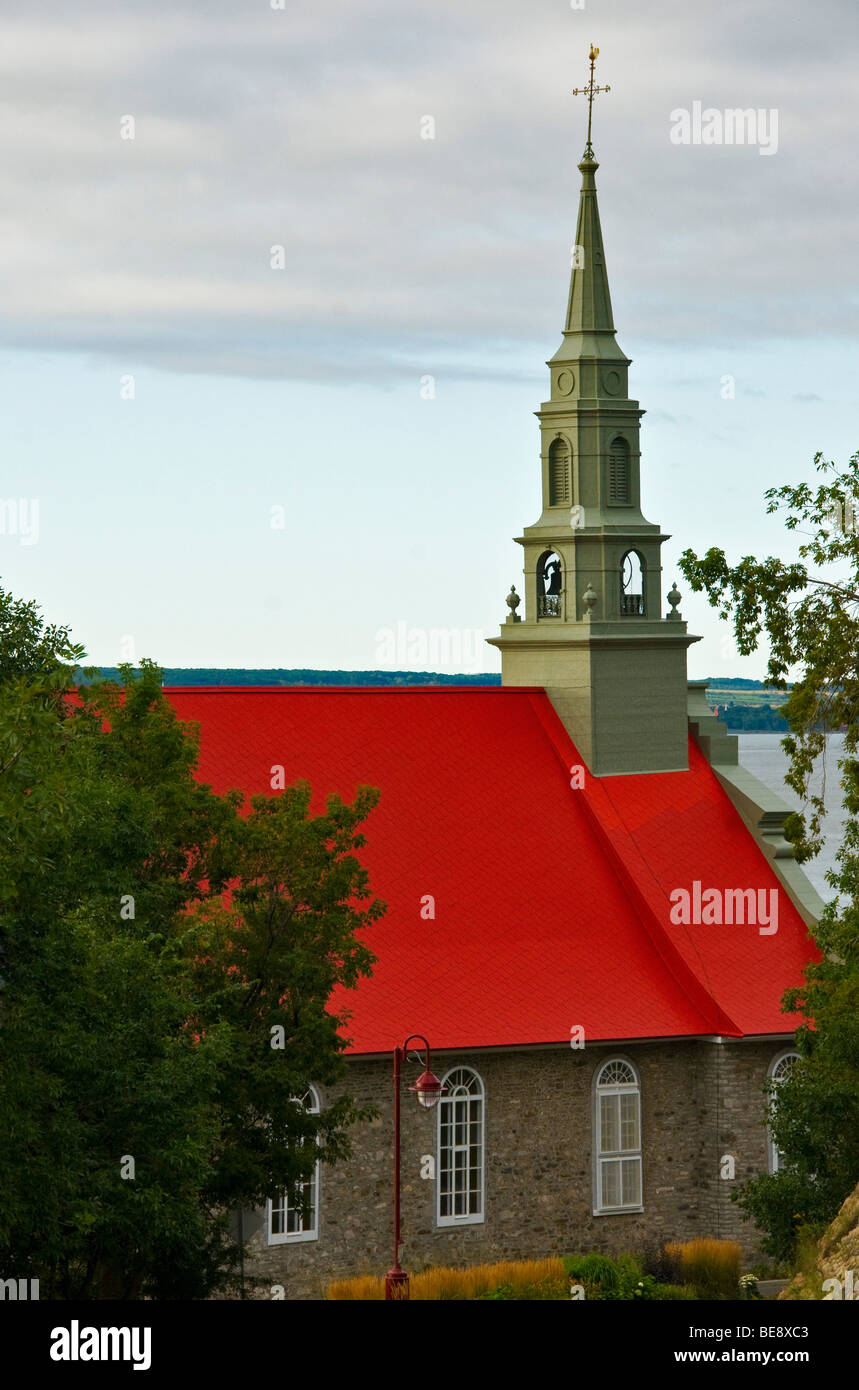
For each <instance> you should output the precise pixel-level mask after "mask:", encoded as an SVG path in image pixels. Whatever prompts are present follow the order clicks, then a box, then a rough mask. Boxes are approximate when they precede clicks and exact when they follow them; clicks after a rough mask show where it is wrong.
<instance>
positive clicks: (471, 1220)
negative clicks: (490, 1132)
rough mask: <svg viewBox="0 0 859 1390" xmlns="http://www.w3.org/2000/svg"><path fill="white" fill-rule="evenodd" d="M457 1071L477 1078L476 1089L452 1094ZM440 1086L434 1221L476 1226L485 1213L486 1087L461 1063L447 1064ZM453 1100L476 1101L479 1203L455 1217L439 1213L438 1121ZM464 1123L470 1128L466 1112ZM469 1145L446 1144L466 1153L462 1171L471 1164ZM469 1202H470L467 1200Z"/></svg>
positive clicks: (476, 1073)
mask: <svg viewBox="0 0 859 1390" xmlns="http://www.w3.org/2000/svg"><path fill="white" fill-rule="evenodd" d="M459 1072H467V1073H468V1074H469V1075H470V1076H472V1077H474V1079H475V1080H476V1081H477V1085H478V1087H479V1089H478V1090H477V1091H474V1092H466V1093H465V1095H464V1096H463V1095H462V1093H460V1094H459V1095H457V1094H456V1093H454V1083H453V1081H452V1078H453V1077H455V1076H456V1075H457V1073H459ZM442 1086H443V1088H445V1089H443V1090H442V1093H441V1099H440V1100H439V1102H438V1107H437V1109H438V1120H437V1121H436V1155H437V1159H436V1208H435V1211H436V1224H437V1225H438V1226H448V1227H449V1226H476V1225H479V1224H480V1223H481V1222H482V1221H484V1220H485V1213H486V1087H485V1086H484V1084H483V1077H482V1076H481V1075H480V1072H479V1071H478V1070H477V1068H476V1067H470V1066H465V1065H459V1066H455V1067H451V1068H450V1069H449V1070H448V1071H447V1072H446V1073H445V1075H444V1076H443V1077H442ZM457 1100H459V1101H460V1102H461V1101H462V1100H466V1103H467V1105H468V1108H469V1110H470V1108H471V1102H472V1101H474V1100H479V1101H480V1167H479V1173H480V1189H479V1198H480V1205H479V1209H478V1210H477V1211H475V1212H466V1213H464V1214H463V1215H462V1216H456V1215H453V1214H450V1213H449V1214H445V1215H443V1214H442V1181H441V1177H442V1169H443V1164H442V1142H441V1131H442V1120H443V1117H444V1116H445V1115H446V1114H447V1113H448V1112H449V1111H450V1110H451V1108H452V1107H453V1106H454V1105H456V1103H457ZM466 1123H467V1125H468V1128H469V1129H470V1128H471V1124H472V1121H471V1117H470V1115H469V1117H468V1119H467V1121H466ZM471 1147H472V1146H471V1143H470V1142H468V1143H466V1144H461V1145H456V1144H451V1146H450V1148H451V1152H452V1153H456V1152H463V1151H465V1152H466V1164H465V1171H466V1174H468V1173H469V1172H470V1166H471V1165H470V1164H469V1162H468V1158H469V1157H470V1153H469V1152H468V1151H470V1149H471ZM452 1195H453V1194H452V1193H451V1196H452ZM469 1205H471V1203H470V1202H469Z"/></svg>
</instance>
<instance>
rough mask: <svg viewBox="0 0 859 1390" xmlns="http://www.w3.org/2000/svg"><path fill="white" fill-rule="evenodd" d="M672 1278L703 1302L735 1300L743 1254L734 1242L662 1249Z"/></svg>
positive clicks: (691, 1243)
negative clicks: (690, 1288) (691, 1287)
mask: <svg viewBox="0 0 859 1390" xmlns="http://www.w3.org/2000/svg"><path fill="white" fill-rule="evenodd" d="M665 1259H666V1261H667V1262H668V1265H669V1268H670V1269H671V1270H672V1271H673V1274H672V1278H673V1279H674V1280H675V1281H676V1282H677V1283H681V1284H694V1285H695V1287H696V1288H697V1289H699V1290H700V1292H701V1294H702V1295H703V1297H705V1298H736V1297H737V1285H738V1283H739V1278H740V1260H741V1259H742V1251H741V1250H740V1247H739V1245H738V1244H737V1242H736V1241H735V1240H709V1239H702V1240H687V1241H685V1242H683V1243H682V1244H681V1243H679V1242H676V1241H675V1242H673V1243H672V1244H670V1245H666V1246H665Z"/></svg>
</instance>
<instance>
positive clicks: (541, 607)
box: [537, 550, 564, 618]
mask: <svg viewBox="0 0 859 1390" xmlns="http://www.w3.org/2000/svg"><path fill="white" fill-rule="evenodd" d="M563 592H564V565H563V561H562V560H561V557H560V555H559V554H558V553H557V551H556V550H547V551H546V552H545V554H544V555H541V556H540V559H539V561H538V562H537V617H538V618H560V616H561V595H562V594H563Z"/></svg>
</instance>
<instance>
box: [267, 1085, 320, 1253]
mask: <svg viewBox="0 0 859 1390" xmlns="http://www.w3.org/2000/svg"><path fill="white" fill-rule="evenodd" d="M295 1103H296V1104H297V1105H302V1106H303V1107H304V1109H305V1110H307V1111H308V1112H309V1114H311V1115H318V1114H319V1109H320V1106H319V1094H318V1092H317V1090H316V1088H315V1086H308V1088H307V1090H306V1092H305V1093H304V1095H303V1096H297V1097H295ZM299 1202H300V1203H301V1206H300V1207H299ZM266 1229H267V1231H268V1243H269V1245H284V1244H286V1243H287V1242H289V1243H290V1244H291V1243H292V1242H294V1241H301V1240H317V1239H318V1237H319V1162H318V1160H317V1163H316V1167H315V1168H314V1170H313V1176H312V1177H311V1178H310V1180H309V1181H308V1182H303V1183H299V1184H298V1186H297V1187H296V1188H294V1189H293V1191H292V1192H281V1193H279V1195H278V1196H277V1197H272V1198H271V1199H270V1200H269V1201H268V1203H267V1204H266Z"/></svg>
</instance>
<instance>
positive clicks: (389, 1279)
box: [385, 1033, 442, 1300]
mask: <svg viewBox="0 0 859 1390" xmlns="http://www.w3.org/2000/svg"><path fill="white" fill-rule="evenodd" d="M412 1042H420V1043H423V1045H424V1049H425V1051H426V1065H425V1068H424V1070H423V1072H422V1073H421V1075H420V1076H419V1077H418V1079H417V1081H416V1082H415V1084H414V1086H410V1087H409V1090H410V1091H414V1093H415V1095H416V1096H417V1100H418V1105H421V1106H423V1108H424V1110H433V1109H434V1108H435V1106H436V1105H437V1104H438V1100H439V1096H440V1095H441V1092H442V1084H441V1082H440V1081H439V1079H438V1077H437V1076H433V1074H432V1072H431V1071H430V1049H429V1043H428V1042H427V1040H426V1038H424V1037H421V1035H420V1033H412V1035H411V1036H410V1037H408V1038H406V1041H405V1042H404V1043H403V1045H402V1047H395V1048H394V1263H393V1265H392V1266H391V1268H390V1269H389V1270H388V1273H387V1274H386V1276H385V1298H386V1300H387V1299H394V1298H404V1299H407V1298H408V1296H409V1276H408V1274H407V1273H406V1271H405V1270H404V1269H400V1069H401V1067H402V1063H403V1058H404V1057H405V1055H406V1053H407V1052H408V1049H409V1043H412Z"/></svg>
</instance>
